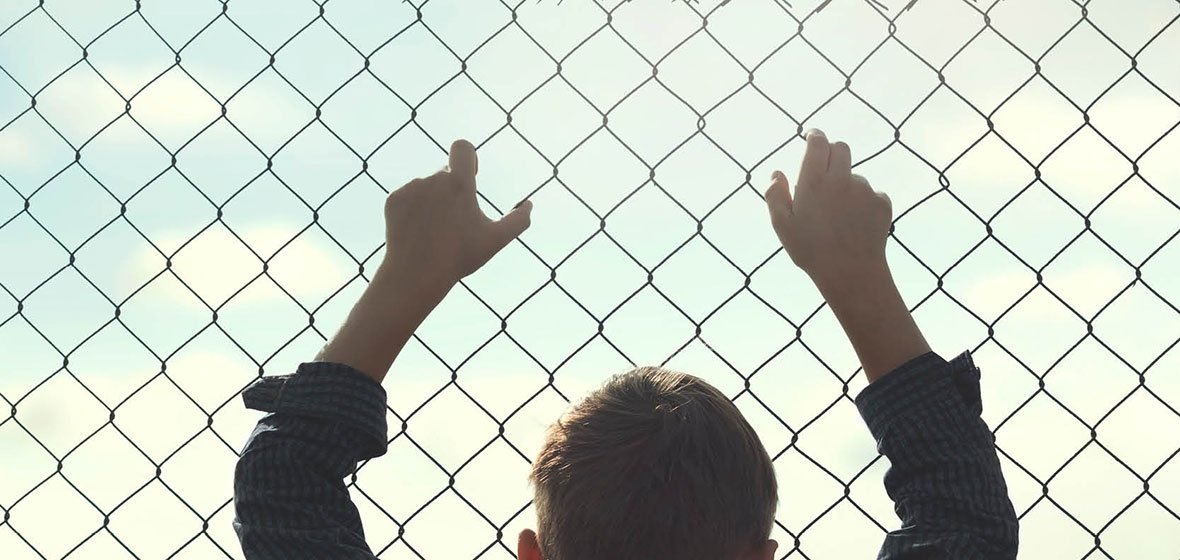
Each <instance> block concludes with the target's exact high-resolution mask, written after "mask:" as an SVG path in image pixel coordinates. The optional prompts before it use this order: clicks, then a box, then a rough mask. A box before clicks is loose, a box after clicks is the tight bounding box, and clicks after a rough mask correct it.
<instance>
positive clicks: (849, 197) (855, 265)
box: [766, 130, 893, 291]
mask: <svg viewBox="0 0 1180 560" xmlns="http://www.w3.org/2000/svg"><path fill="white" fill-rule="evenodd" d="M851 166H852V156H851V152H850V151H849V148H848V145H847V144H845V143H843V142H835V143H829V142H828V139H827V137H826V136H825V135H824V133H823V132H821V131H819V130H811V131H808V133H807V151H806V153H804V154H803V165H802V167H801V168H800V170H799V180H798V182H797V184H796V185H795V195H794V196H793V197H792V196H791V189H790V186H789V185H788V183H787V178H786V176H785V175H783V173H782V171H775V172H774V175H773V181H774V182H773V183H772V184H771V185H770V188H769V189H767V190H766V205H767V206H768V207H769V209H770V221H771V224H772V225H773V226H774V231H775V233H777V234H778V238H779V241H781V242H782V244H783V247H784V248H786V250H787V254H789V255H790V256H791V260H792V261H794V262H795V264H796V265H798V266H799V268H802V269H803V271H804V272H806V273H807V274H808V276H810V277H811V279H812V281H814V282H815V283H816V285H817V286H818V287H819V288H820V290H821V291H826V290H825V288H835V287H838V286H841V285H844V284H848V283H850V282H851V283H856V282H858V281H859V280H863V279H864V278H865V277H873V276H875V275H877V274H878V273H880V272H882V271H883V270H887V265H886V262H885V240H886V238H887V237H888V235H889V227H890V223H891V222H892V216H893V208H892V205H891V203H890V201H889V197H888V196H887V195H885V194H884V193H880V192H876V191H874V190H873V189H872V187H870V186H869V182H868V181H866V180H865V179H864V177H861V176H859V175H853V174H852V170H851Z"/></svg>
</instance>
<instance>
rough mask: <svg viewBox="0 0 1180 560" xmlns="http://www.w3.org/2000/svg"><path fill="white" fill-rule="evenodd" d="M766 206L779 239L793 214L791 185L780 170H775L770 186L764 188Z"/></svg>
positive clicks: (793, 202) (793, 204) (793, 205)
mask: <svg viewBox="0 0 1180 560" xmlns="http://www.w3.org/2000/svg"><path fill="white" fill-rule="evenodd" d="M766 207H767V209H768V210H770V225H771V227H773V228H774V231H775V233H777V234H779V237H780V239H781V238H782V236H783V235H785V231H786V230H787V228H788V224H789V223H790V222H791V219H792V218H793V217H794V215H795V201H794V199H793V198H792V197H791V186H790V184H789V183H788V182H787V176H786V175H783V172H782V171H775V172H774V173H773V174H772V175H771V183H770V188H768V189H766Z"/></svg>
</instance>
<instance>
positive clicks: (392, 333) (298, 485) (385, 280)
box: [233, 140, 532, 560]
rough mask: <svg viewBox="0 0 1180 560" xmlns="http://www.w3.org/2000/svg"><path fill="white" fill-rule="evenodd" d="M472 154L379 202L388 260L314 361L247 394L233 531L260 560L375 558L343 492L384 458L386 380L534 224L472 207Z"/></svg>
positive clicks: (455, 156)
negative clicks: (462, 288)
mask: <svg viewBox="0 0 1180 560" xmlns="http://www.w3.org/2000/svg"><path fill="white" fill-rule="evenodd" d="M478 166H479V164H478V161H477V159H476V156H475V148H474V147H473V146H472V145H471V144H470V143H468V142H466V141H462V140H460V141H457V142H455V143H454V144H453V145H452V146H451V152H450V164H449V166H448V168H447V169H446V170H444V171H440V172H438V173H436V174H434V175H432V176H430V177H428V178H425V179H415V180H413V181H411V182H409V183H407V184H406V185H405V186H403V187H401V188H400V189H398V190H396V191H394V192H393V193H392V194H391V195H390V196H389V198H388V199H387V200H386V203H385V222H386V252H385V258H384V260H383V261H382V262H381V264H380V265H379V267H378V269H377V271H376V272H375V273H374V275H373V279H372V281H371V282H369V286H368V287H367V288H366V289H365V292H364V294H363V295H362V296H361V298H360V300H358V301H357V303H356V305H355V306H354V307H353V308H352V311H351V312H350V313H349V315H348V318H347V319H346V320H345V322H344V325H343V326H342V327H341V328H340V331H339V332H338V333H337V334H336V335H335V336H334V337H333V338H332V340H331V341H329V342H328V344H327V345H326V346H324V348H323V350H322V351H320V353H319V355H317V356H316V357H315V359H314V361H312V362H306V363H303V364H300V365H299V368H298V370H297V371H296V372H295V373H294V374H291V375H282V376H274V377H266V378H263V379H260V380H258V381H256V382H255V383H254V384H253V385H251V386H250V387H249V388H247V389H246V390H245V391H244V392H243V399H244V400H245V402H246V406H247V407H248V408H253V409H256V410H262V411H265V412H268V414H267V415H266V416H264V417H263V418H262V419H261V420H260V421H259V422H258V425H257V427H256V428H255V429H254V432H253V433H252V434H250V437H249V439H248V440H247V442H246V445H245V448H244V449H243V450H242V453H241V457H240V458H239V460H238V463H237V467H236V469H235V471H234V509H235V514H236V515H235V518H234V523H233V524H234V529H235V531H236V532H237V535H238V539H239V540H240V541H241V544H242V550H243V552H244V553H245V554H246V557H247V558H249V559H251V560H255V559H270V558H274V559H279V558H284V559H303V558H306V559H313V558H314V559H321V558H323V559H336V558H350V559H351V558H358V559H371V558H374V556H373V554H372V552H371V550H370V549H369V547H368V545H367V544H366V542H365V536H364V530H363V528H362V527H361V520H360V515H359V514H358V512H357V509H356V506H355V505H354V504H353V503H352V500H351V498H350V496H349V494H348V490H347V488H346V487H345V485H344V483H343V479H344V477H346V476H348V475H349V474H351V473H352V472H353V471H354V470H355V469H356V464H357V462H358V461H361V460H364V459H369V458H372V457H377V456H380V455H383V454H384V453H385V451H386V428H387V427H386V424H385V391H384V390H383V389H382V388H381V381H382V380H383V379H384V378H385V374H386V372H388V371H389V367H390V365H391V364H392V363H393V361H394V359H395V358H396V357H397V355H398V353H399V352H400V351H401V349H402V348H403V347H404V346H405V344H406V342H407V341H408V340H409V338H410V336H411V335H412V334H413V332H414V330H415V329H417V328H418V326H419V325H420V324H421V323H422V321H423V320H425V319H426V316H427V315H428V314H429V313H430V311H431V310H433V309H434V308H435V306H437V305H438V303H439V302H440V301H442V299H443V297H444V296H446V294H447V292H448V291H450V289H451V288H452V287H453V286H454V285H455V284H456V283H458V281H459V280H460V279H462V278H463V277H464V276H467V275H468V274H471V273H472V272H474V271H475V270H476V269H478V268H479V267H480V266H482V265H483V264H484V263H486V262H487V261H488V260H489V259H490V258H491V257H492V256H493V255H495V254H496V253H497V252H499V251H500V249H502V248H504V246H506V245H507V244H508V243H509V242H511V241H512V240H513V239H515V238H516V237H517V236H518V235H519V234H520V233H521V232H523V231H524V230H525V229H526V228H527V227H528V226H529V213H530V211H531V209H532V206H531V203H529V202H527V201H526V202H524V203H522V204H520V205H518V206H517V208H515V209H514V210H513V211H512V212H509V213H508V214H507V215H506V216H504V217H503V218H502V219H500V220H498V221H493V220H491V219H489V218H488V217H487V216H485V215H484V214H483V212H482V211H481V210H480V209H479V205H478V203H477V202H476V196H475V175H476V172H477V170H478Z"/></svg>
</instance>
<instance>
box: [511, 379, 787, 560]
mask: <svg viewBox="0 0 1180 560" xmlns="http://www.w3.org/2000/svg"><path fill="white" fill-rule="evenodd" d="M531 480H532V482H533V485H534V487H535V490H536V499H535V506H536V511H537V522H538V531H537V533H538V539H539V542H540V545H541V551H542V552H543V554H544V556H545V559H546V560H600V559H603V558H610V559H612V560H640V559H642V560H673V559H675V560H696V559H700V560H706V559H707V560H730V559H733V558H736V557H738V556H739V555H741V554H743V553H745V552H746V551H748V550H751V549H753V548H754V547H757V546H759V545H761V544H763V543H765V542H766V540H767V539H768V538H769V535H770V529H771V525H772V524H773V522H774V512H775V509H776V506H777V503H778V498H777V485H776V482H775V477H774V467H773V465H772V463H771V461H770V457H769V456H768V455H767V453H766V449H765V448H764V447H763V446H762V443H761V442H760V441H759V439H758V436H757V434H756V433H755V432H754V430H753V428H751V427H750V425H749V423H747V422H746V420H745V418H743V417H742V415H741V413H740V412H739V411H738V409H737V407H735V406H734V404H733V403H732V402H731V401H730V400H729V399H727V398H726V397H725V395H723V394H722V393H721V392H720V391H718V390H717V389H715V388H714V387H713V386H711V385H709V384H708V383H706V382H705V381H703V380H701V379H699V378H697V377H694V376H691V375H687V374H683V373H677V372H673V371H668V370H665V369H661V368H653V367H644V368H638V369H635V370H632V371H631V372H628V373H626V374H623V375H619V376H616V377H614V378H612V379H611V380H609V381H608V382H607V383H606V384H605V385H603V387H602V388H600V389H598V390H596V391H594V392H593V393H591V394H590V395H589V396H587V397H586V398H585V399H584V400H583V401H582V402H580V403H578V404H577V405H575V406H574V407H573V408H572V409H571V410H570V411H569V412H568V413H566V414H565V415H563V416H562V418H561V419H560V420H558V421H557V422H556V423H555V424H554V425H553V426H552V427H551V428H550V430H549V434H548V437H547V438H546V441H545V444H544V447H543V448H542V449H541V453H540V455H539V456H538V457H537V460H536V461H535V462H534V464H533V470H532V475H531Z"/></svg>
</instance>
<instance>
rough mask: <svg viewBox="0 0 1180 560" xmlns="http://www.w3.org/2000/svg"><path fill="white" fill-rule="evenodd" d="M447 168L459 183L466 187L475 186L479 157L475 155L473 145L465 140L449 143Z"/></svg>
mask: <svg viewBox="0 0 1180 560" xmlns="http://www.w3.org/2000/svg"><path fill="white" fill-rule="evenodd" d="M448 164H449V165H448V166H447V169H449V170H450V172H451V174H452V175H454V176H455V177H456V178H457V179H458V180H459V182H460V184H462V185H464V186H467V187H474V186H475V175H476V173H479V158H478V157H477V156H476V155H475V146H473V145H471V142H468V141H466V140H455V142H454V143H452V144H451V152H450V161H449V162H448Z"/></svg>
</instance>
